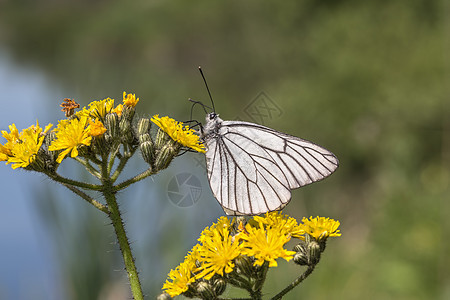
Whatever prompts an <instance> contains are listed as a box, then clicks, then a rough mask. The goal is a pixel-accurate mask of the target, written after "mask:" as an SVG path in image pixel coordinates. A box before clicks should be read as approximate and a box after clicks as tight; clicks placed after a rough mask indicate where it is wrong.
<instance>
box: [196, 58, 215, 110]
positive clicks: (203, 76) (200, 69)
mask: <svg viewBox="0 0 450 300" xmlns="http://www.w3.org/2000/svg"><path fill="white" fill-rule="evenodd" d="M198 70H199V71H200V74H201V75H202V78H203V82H204V83H205V86H206V90H207V91H208V95H209V99H211V104H212V109H213V112H216V108H215V107H214V101H213V98H212V96H211V92H210V91H209V87H208V84H207V83H206V79H205V75H203V71H202V67H201V66H199V67H198Z"/></svg>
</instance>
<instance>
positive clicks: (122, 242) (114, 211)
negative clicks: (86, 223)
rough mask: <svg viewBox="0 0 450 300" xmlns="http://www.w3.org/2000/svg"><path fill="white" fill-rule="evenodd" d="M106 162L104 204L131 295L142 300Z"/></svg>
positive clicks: (103, 165) (103, 168)
mask: <svg viewBox="0 0 450 300" xmlns="http://www.w3.org/2000/svg"><path fill="white" fill-rule="evenodd" d="M107 168H108V167H107V162H106V159H104V163H103V164H102V183H103V191H102V192H103V195H104V197H105V199H106V203H107V204H108V208H109V214H108V216H109V218H110V219H111V222H112V225H113V227H114V231H115V232H116V236H117V240H118V241H119V246H120V251H121V252H122V257H123V261H124V263H125V269H126V271H127V275H128V280H129V281H130V287H131V293H132V294H133V298H134V299H135V300H143V299H144V296H143V294H142V288H141V283H140V281H139V275H138V272H137V269H136V265H135V262H134V257H133V253H132V252H131V247H130V243H129V242H128V237H127V234H126V231H125V227H124V225H123V221H122V217H121V214H120V210H119V206H118V204H117V201H116V195H115V191H114V187H113V185H112V182H111V179H110V178H109V174H108V170H107Z"/></svg>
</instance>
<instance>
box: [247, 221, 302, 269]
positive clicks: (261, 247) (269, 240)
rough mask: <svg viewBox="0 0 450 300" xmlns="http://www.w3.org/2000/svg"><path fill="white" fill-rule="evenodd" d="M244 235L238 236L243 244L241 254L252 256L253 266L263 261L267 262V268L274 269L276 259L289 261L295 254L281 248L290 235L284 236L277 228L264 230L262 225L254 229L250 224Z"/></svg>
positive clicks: (259, 224) (259, 264)
mask: <svg viewBox="0 0 450 300" xmlns="http://www.w3.org/2000/svg"><path fill="white" fill-rule="evenodd" d="M245 229H246V231H247V233H246V234H243V233H241V234H239V237H240V239H241V240H243V241H244V242H243V243H242V245H243V247H244V248H243V249H242V251H241V252H242V254H244V255H247V256H253V257H254V258H255V262H254V265H258V266H261V265H262V264H263V263H264V262H265V261H267V262H269V267H276V266H277V265H278V264H277V262H276V259H277V258H279V257H282V258H284V259H285V260H287V261H289V260H291V259H292V257H293V255H294V254H295V252H294V251H288V250H286V249H284V248H283V246H284V245H285V244H286V243H287V242H289V240H290V239H291V237H290V235H285V234H283V233H282V232H280V231H279V229H277V228H272V227H267V228H264V225H263V224H262V223H258V226H256V227H254V226H251V224H247V225H246V226H245Z"/></svg>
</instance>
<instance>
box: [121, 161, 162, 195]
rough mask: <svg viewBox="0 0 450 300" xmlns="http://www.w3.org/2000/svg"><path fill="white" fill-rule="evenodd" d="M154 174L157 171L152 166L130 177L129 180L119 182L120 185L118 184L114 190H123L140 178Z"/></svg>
mask: <svg viewBox="0 0 450 300" xmlns="http://www.w3.org/2000/svg"><path fill="white" fill-rule="evenodd" d="M153 174H155V172H154V171H153V170H152V167H150V168H148V169H147V170H145V171H144V172H142V173H141V174H138V175H136V176H134V177H132V178H130V179H128V180H125V181H123V182H121V183H119V184H118V185H116V186H115V187H114V191H115V192H117V191H120V190H123V189H124V188H126V187H127V186H129V185H130V184H133V183H135V182H138V181H139V180H142V179H144V178H145V177H148V176H150V175H153Z"/></svg>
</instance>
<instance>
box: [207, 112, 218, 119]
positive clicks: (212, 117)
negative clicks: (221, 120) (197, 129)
mask: <svg viewBox="0 0 450 300" xmlns="http://www.w3.org/2000/svg"><path fill="white" fill-rule="evenodd" d="M216 117H217V114H216V113H210V114H209V119H210V120H214V119H215V118H216Z"/></svg>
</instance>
